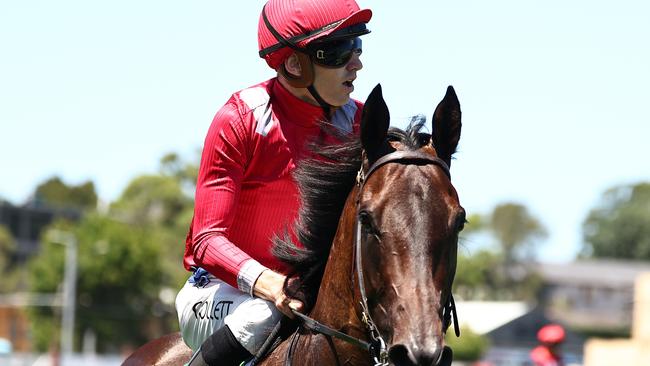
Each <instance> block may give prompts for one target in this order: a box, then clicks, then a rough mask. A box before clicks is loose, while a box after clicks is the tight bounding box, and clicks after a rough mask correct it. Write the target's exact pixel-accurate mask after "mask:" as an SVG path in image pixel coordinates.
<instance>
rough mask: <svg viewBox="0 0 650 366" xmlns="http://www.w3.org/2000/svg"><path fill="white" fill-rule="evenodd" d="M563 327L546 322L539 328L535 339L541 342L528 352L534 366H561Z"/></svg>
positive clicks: (562, 363)
mask: <svg viewBox="0 0 650 366" xmlns="http://www.w3.org/2000/svg"><path fill="white" fill-rule="evenodd" d="M564 337H565V334H564V328H562V326H561V325H558V324H548V325H545V326H543V327H541V328H540V329H539V331H538V332H537V340H539V342H540V343H541V344H540V345H539V346H537V347H535V348H534V349H533V350H532V351H531V352H530V359H531V360H532V361H533V363H534V365H535V366H562V365H564V362H562V355H561V353H560V346H561V345H562V342H564Z"/></svg>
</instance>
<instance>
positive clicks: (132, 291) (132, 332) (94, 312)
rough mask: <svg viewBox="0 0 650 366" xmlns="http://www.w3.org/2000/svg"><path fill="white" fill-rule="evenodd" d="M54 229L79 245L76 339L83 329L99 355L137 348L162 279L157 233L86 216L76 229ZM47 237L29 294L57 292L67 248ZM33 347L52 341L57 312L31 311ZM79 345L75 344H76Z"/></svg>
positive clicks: (153, 310) (157, 301)
mask: <svg viewBox="0 0 650 366" xmlns="http://www.w3.org/2000/svg"><path fill="white" fill-rule="evenodd" d="M52 228H55V229H58V230H65V231H68V232H70V233H72V234H73V235H75V237H76V238H77V241H78V279H77V301H76V304H77V309H76V310H77V323H76V329H75V330H76V332H75V333H76V339H77V341H78V340H79V338H80V334H83V331H85V330H86V329H92V330H93V331H94V332H95V333H96V334H97V336H98V346H99V348H100V350H107V349H111V348H113V349H114V348H115V347H116V346H117V345H120V344H125V343H132V344H140V343H142V342H144V341H145V340H146V339H148V338H149V336H150V334H148V331H149V330H150V329H151V326H152V324H154V323H155V320H156V319H155V318H156V315H157V316H161V315H163V314H162V313H160V310H159V313H158V314H157V313H156V309H162V304H161V300H160V299H159V294H160V283H161V278H164V273H163V269H162V266H161V265H160V263H161V257H162V253H161V249H162V248H160V246H159V245H158V242H159V238H158V235H157V233H156V232H155V231H152V230H148V228H143V227H140V226H134V225H129V224H126V223H122V222H118V221H115V220H111V219H110V218H108V217H106V216H100V215H97V214H92V215H87V216H85V217H84V218H83V219H82V220H81V222H79V223H78V224H77V225H76V226H74V227H73V226H72V224H70V223H66V222H63V221H60V222H57V223H55V224H54V225H53V226H52ZM49 237H50V236H49V234H48V232H46V233H45V235H44V238H43V241H42V248H41V252H40V253H39V255H38V256H37V257H35V258H34V259H33V260H32V261H31V263H30V271H29V273H30V290H31V291H33V292H41V293H53V292H59V291H60V290H61V288H60V286H61V282H62V279H63V272H64V266H65V248H64V247H63V246H61V245H58V244H55V243H53V242H52V241H51V240H50V239H49ZM31 313H32V320H33V326H34V328H35V329H34V335H35V340H36V344H37V347H38V348H39V349H41V350H43V349H45V348H46V347H47V346H48V345H49V344H50V342H51V340H52V339H56V337H57V334H56V332H55V328H54V326H55V325H58V319H59V316H60V314H59V312H58V310H57V311H55V310H52V309H50V308H34V309H31ZM77 343H78V342H77Z"/></svg>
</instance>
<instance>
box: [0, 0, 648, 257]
mask: <svg viewBox="0 0 650 366" xmlns="http://www.w3.org/2000/svg"><path fill="white" fill-rule="evenodd" d="M358 3H359V5H360V6H361V7H363V8H371V9H372V10H373V13H374V15H373V18H372V20H371V22H370V24H369V28H370V29H371V30H372V33H371V34H369V35H368V36H364V38H363V42H364V43H363V46H364V53H363V55H362V61H363V62H364V68H363V70H361V71H360V72H359V75H358V76H359V77H358V79H357V81H356V82H355V92H354V94H353V97H355V98H356V99H359V100H362V101H363V100H365V98H366V97H367V95H368V94H369V92H370V91H371V90H372V88H373V87H374V86H375V85H376V84H377V83H381V85H382V88H383V92H384V98H385V99H386V102H387V104H388V106H389V109H390V111H391V123H392V124H393V125H395V126H398V127H404V126H405V125H406V124H407V122H408V120H409V117H410V116H413V115H417V114H424V115H426V116H427V117H430V116H431V114H432V113H433V110H434V108H435V106H436V104H437V103H438V101H439V100H440V99H441V98H442V97H443V95H444V92H445V90H446V87H447V86H448V85H453V86H454V88H455V90H456V92H457V94H458V97H459V100H460V103H461V109H462V112H463V130H462V137H461V141H460V145H459V150H458V152H457V154H456V155H455V157H456V160H455V161H453V163H452V167H451V169H452V175H453V183H454V185H455V186H456V188H457V190H458V192H459V195H460V198H461V203H462V205H463V206H464V207H465V208H466V210H467V211H468V213H470V214H473V213H478V214H486V213H489V212H491V210H492V209H493V208H494V207H495V206H496V205H498V204H501V203H505V202H515V203H520V204H523V205H525V206H526V207H527V208H528V209H529V211H530V212H531V214H532V215H534V216H535V217H537V218H538V219H539V220H540V221H541V223H542V224H543V225H544V226H545V227H546V229H547V231H548V232H549V236H548V238H547V239H546V240H544V241H543V242H542V243H540V247H539V249H538V256H539V259H540V260H542V261H547V262H566V261H570V260H572V259H573V258H574V257H575V255H576V253H578V251H579V250H580V248H581V247H582V227H581V226H582V222H583V221H584V219H585V218H586V216H587V215H588V213H589V211H590V210H591V209H592V208H594V207H595V206H596V205H597V204H598V202H599V199H600V197H601V195H602V194H603V192H604V191H605V190H607V189H608V188H611V187H613V186H617V185H623V184H634V183H638V182H643V181H650V164H649V163H648V159H649V157H650V143H648V141H647V140H648V139H649V138H650V110H649V109H648V105H649V104H650V41H649V40H650V21H648V19H650V2H647V1H643V0H634V1H633V0H620V1H617V2H612V1H602V0H590V1H587V0H573V1H564V0H546V1H532V0H527V1H526V0H525V1H522V0H494V1H489V2H488V1H479V0H475V1H471V0H457V1H444V2H442V1H432V0H420V1H381V2H379V1H374V2H373V1H369V0H358ZM263 4H264V1H262V0H255V1H252V0H248V1H230V2H225V1H217V0H212V1H207V0H200V1H199V0H185V1H168V0H156V1H149V0H143V1H124V0H113V1H110V2H108V1H104V2H97V1H81V0H78V1H72V0H60V1H56V2H53V1H45V0H42V1H37V0H22V1H8V0H0V172H1V173H0V174H1V176H0V198H4V199H5V200H8V201H10V202H12V203H14V204H20V203H23V202H25V200H27V199H28V197H29V196H30V194H31V193H32V192H33V190H34V188H35V187H36V185H37V184H38V183H40V182H43V181H44V180H46V179H48V178H50V177H52V176H55V175H57V176H60V177H61V178H62V179H63V180H64V181H65V182H66V183H68V184H79V183H82V182H84V181H87V180H92V181H93V182H94V183H95V185H96V189H97V191H98V194H99V196H100V199H101V200H102V201H103V202H110V201H112V200H114V199H116V198H117V197H119V195H120V193H121V191H122V190H123V189H124V188H125V187H126V185H127V184H128V182H129V181H130V180H131V179H133V178H134V177H136V176H138V175H141V174H146V173H155V172H156V171H157V168H158V162H159V160H160V158H161V157H162V156H163V155H164V154H166V153H168V152H176V153H179V154H181V156H183V157H185V158H187V159H196V158H197V151H199V150H200V148H201V146H202V144H203V139H204V138H205V133H206V131H207V128H208V126H209V124H210V122H211V120H212V117H213V116H214V114H215V113H216V111H217V110H218V109H219V108H220V107H221V106H222V105H223V104H224V102H225V101H226V100H227V99H228V97H229V96H230V95H231V94H232V93H233V92H235V91H237V90H240V89H243V88H245V87H248V86H250V85H253V84H255V83H258V82H260V81H263V80H266V79H268V78H271V77H273V76H274V71H273V70H271V69H270V68H268V67H267V66H266V64H265V62H264V61H263V60H262V59H260V58H258V56H257V22H258V17H259V13H260V11H261V7H262V5H263Z"/></svg>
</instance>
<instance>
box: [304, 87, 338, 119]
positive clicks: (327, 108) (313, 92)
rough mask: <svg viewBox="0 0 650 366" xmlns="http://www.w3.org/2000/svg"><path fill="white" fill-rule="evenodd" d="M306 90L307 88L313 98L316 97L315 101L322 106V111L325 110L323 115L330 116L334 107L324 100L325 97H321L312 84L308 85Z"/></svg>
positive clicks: (328, 117)
mask: <svg viewBox="0 0 650 366" xmlns="http://www.w3.org/2000/svg"><path fill="white" fill-rule="evenodd" d="M307 90H309V93H310V94H311V96H312V97H314V99H316V101H317V102H318V104H319V105H320V106H321V108H323V112H325V117H326V118H327V119H330V118H332V114H331V113H332V112H333V111H334V109H335V107H334V106H332V105H330V104H329V103H327V102H326V101H325V99H323V98H322V97H321V96H320V94H318V91H317V90H316V88H315V87H314V84H311V85H309V86H308V87H307Z"/></svg>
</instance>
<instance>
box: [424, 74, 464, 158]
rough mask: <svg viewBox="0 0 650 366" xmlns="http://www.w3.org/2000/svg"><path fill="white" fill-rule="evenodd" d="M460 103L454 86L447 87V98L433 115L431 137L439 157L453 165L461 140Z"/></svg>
mask: <svg viewBox="0 0 650 366" xmlns="http://www.w3.org/2000/svg"><path fill="white" fill-rule="evenodd" d="M460 115H461V113H460V103H459V102H458V97H457V96H456V92H455V91H454V87H453V86H451V85H450V86H449V87H447V93H446V94H445V97H444V98H443V99H442V101H440V103H439V104H438V106H437V107H436V111H435V112H434V113H433V119H432V124H433V126H432V129H431V130H432V131H433V134H432V136H431V139H432V142H433V147H434V148H435V149H436V153H437V154H438V157H439V158H441V159H442V160H444V161H445V163H447V165H451V156H452V155H453V154H454V153H455V152H456V147H457V146H458V141H459V140H460V129H461V125H462V124H461V122H460Z"/></svg>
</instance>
